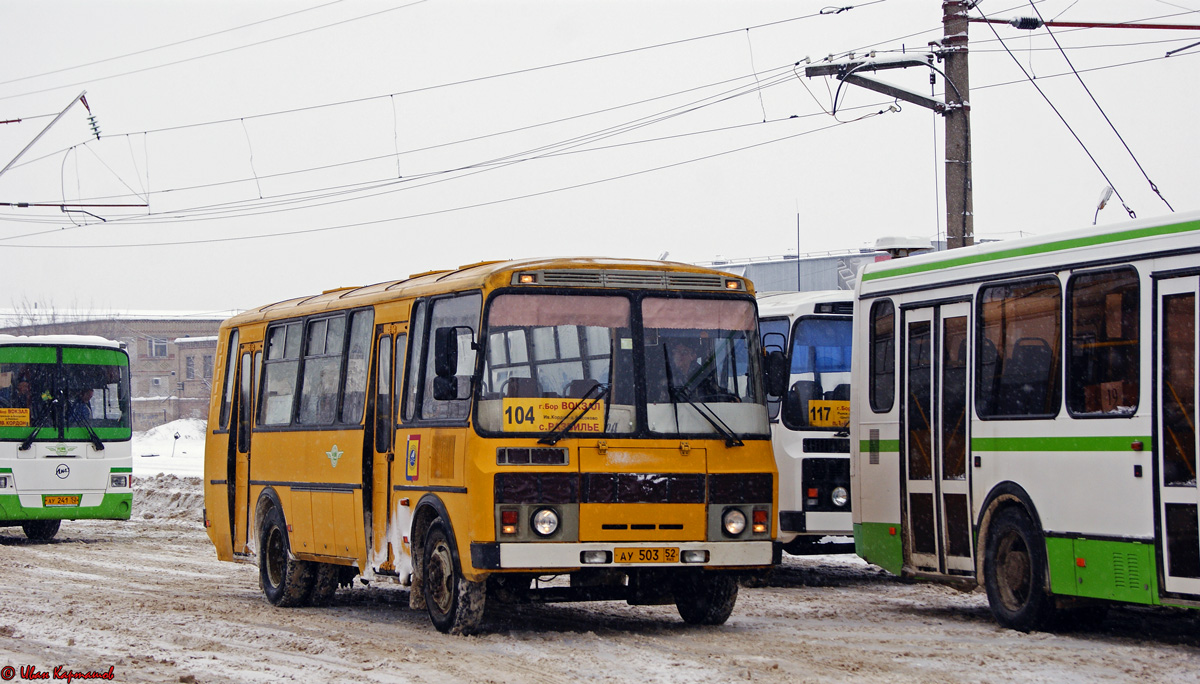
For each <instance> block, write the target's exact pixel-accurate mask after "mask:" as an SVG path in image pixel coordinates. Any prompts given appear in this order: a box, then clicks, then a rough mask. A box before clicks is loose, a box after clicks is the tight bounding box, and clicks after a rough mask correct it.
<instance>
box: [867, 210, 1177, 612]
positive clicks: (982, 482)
mask: <svg viewBox="0 0 1200 684" xmlns="http://www.w3.org/2000/svg"><path fill="white" fill-rule="evenodd" d="M1198 297H1200V213H1192V214H1176V215H1173V216H1170V217H1167V218H1165V219H1158V220H1136V221H1132V222H1126V223H1121V224H1118V225H1114V226H1111V227H1102V228H1098V227H1090V228H1087V229H1085V230H1079V231H1074V232H1064V233H1057V234H1053V235H1050V236H1046V237H1040V238H1027V239H1021V240H1013V241H1005V242H999V243H991V244H985V245H980V246H976V247H970V248H965V249H958V250H952V251H948V252H938V253H933V254H927V255H922V256H915V257H909V258H906V259H899V260H893V261H886V262H880V263H875V264H871V265H868V266H867V267H866V268H865V269H864V271H863V273H862V275H861V277H860V279H859V286H858V292H857V308H856V311H857V317H856V319H855V332H854V355H855V359H854V365H853V377H854V382H853V386H854V387H855V388H856V389H855V392H854V394H853V395H852V400H851V401H852V407H851V413H850V430H851V437H852V446H851V459H852V464H851V483H852V498H853V501H852V503H853V520H854V536H855V544H856V551H857V552H858V554H859V555H860V556H862V557H863V558H864V559H866V560H868V561H869V562H871V563H874V564H876V565H879V566H881V567H883V568H885V569H887V570H889V571H891V572H893V573H896V574H901V575H906V576H913V577H923V578H931V579H938V580H943V581H950V582H956V583H963V584H966V585H968V586H975V585H983V586H985V587H986V589H987V595H988V600H989V603H990V605H991V609H992V613H993V614H994V616H995V618H996V620H997V621H998V622H999V623H1000V624H1002V625H1004V626H1007V627H1012V628H1015V629H1019V630H1023V631H1027V630H1031V629H1038V628H1041V627H1046V626H1051V625H1053V624H1056V623H1057V621H1052V619H1053V618H1056V617H1058V618H1061V617H1063V616H1073V617H1074V618H1076V619H1083V617H1084V616H1090V617H1091V618H1092V619H1095V617H1096V616H1097V615H1098V614H1100V615H1102V614H1103V610H1104V609H1105V608H1106V607H1107V606H1108V605H1111V604H1112V602H1126V603H1135V604H1149V605H1171V606H1190V607H1200V490H1198V489H1197V483H1196V448H1197V433H1196V404H1197V379H1196V376H1197V364H1196V362H1197V334H1196V327H1197V310H1198V309H1197V304H1198Z"/></svg>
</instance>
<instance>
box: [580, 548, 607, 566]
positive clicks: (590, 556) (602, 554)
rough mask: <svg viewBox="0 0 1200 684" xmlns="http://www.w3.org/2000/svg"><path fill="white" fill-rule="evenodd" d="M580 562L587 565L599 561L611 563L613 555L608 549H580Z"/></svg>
mask: <svg viewBox="0 0 1200 684" xmlns="http://www.w3.org/2000/svg"><path fill="white" fill-rule="evenodd" d="M579 562H580V563H583V564H585V565H596V564H598V563H611V562H612V556H611V555H609V552H608V551H580V552H579Z"/></svg>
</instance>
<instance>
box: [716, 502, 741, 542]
mask: <svg viewBox="0 0 1200 684" xmlns="http://www.w3.org/2000/svg"><path fill="white" fill-rule="evenodd" d="M721 526H722V527H724V528H725V533H726V534H728V535H729V536H731V537H736V536H738V535H739V534H741V533H742V531H743V530H745V529H746V514H745V513H743V512H741V511H740V510H738V509H736V508H730V509H729V510H727V511H725V513H724V514H722V515H721Z"/></svg>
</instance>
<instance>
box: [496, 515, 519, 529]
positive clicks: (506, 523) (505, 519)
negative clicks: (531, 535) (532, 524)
mask: <svg viewBox="0 0 1200 684" xmlns="http://www.w3.org/2000/svg"><path fill="white" fill-rule="evenodd" d="M500 533H501V534H516V533H517V511H500Z"/></svg>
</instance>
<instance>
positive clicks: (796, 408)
mask: <svg viewBox="0 0 1200 684" xmlns="http://www.w3.org/2000/svg"><path fill="white" fill-rule="evenodd" d="M788 393H789V394H790V395H791V396H789V397H788V401H786V402H784V411H785V412H786V413H787V415H785V416H784V419H785V421H786V422H787V423H788V424H789V425H808V402H810V401H819V400H821V399H822V398H823V397H824V396H825V394H824V392H822V391H821V383H819V382H817V381H816V380H797V381H796V382H794V383H792V388H791V389H790V390H788Z"/></svg>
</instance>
